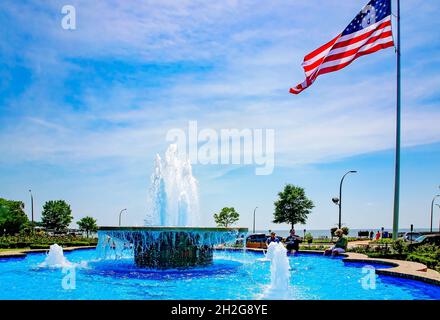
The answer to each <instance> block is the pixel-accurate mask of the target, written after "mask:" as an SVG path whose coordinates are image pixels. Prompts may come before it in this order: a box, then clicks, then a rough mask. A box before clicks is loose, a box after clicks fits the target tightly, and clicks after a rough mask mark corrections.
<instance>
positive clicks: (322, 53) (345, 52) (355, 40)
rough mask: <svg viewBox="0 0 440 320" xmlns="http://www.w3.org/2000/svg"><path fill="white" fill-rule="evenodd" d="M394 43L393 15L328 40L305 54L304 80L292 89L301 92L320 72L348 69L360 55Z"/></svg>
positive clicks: (295, 92)
mask: <svg viewBox="0 0 440 320" xmlns="http://www.w3.org/2000/svg"><path fill="white" fill-rule="evenodd" d="M392 46H394V41H393V34H392V30H391V16H387V17H386V18H384V19H382V20H381V21H379V22H376V23H374V24H372V25H370V26H368V27H367V28H365V29H362V30H360V31H357V32H354V33H351V34H348V35H344V36H342V34H340V35H338V36H337V37H336V38H334V39H333V40H331V41H330V42H328V43H326V44H325V45H323V46H322V47H320V48H318V49H316V50H315V51H313V52H311V53H309V54H308V55H306V56H305V57H304V61H303V63H302V67H303V69H304V72H305V74H306V79H305V81H304V82H303V83H301V84H299V85H297V86H296V87H294V88H291V89H290V93H293V94H298V93H300V92H301V91H303V90H304V89H306V88H307V87H309V86H310V85H311V84H312V83H313V82H314V81H315V80H316V78H318V76H320V75H321V74H326V73H330V72H334V71H337V70H340V69H342V68H345V67H346V66H348V65H349V64H350V63H352V62H353V61H354V60H356V59H357V58H359V57H361V56H364V55H367V54H370V53H373V52H376V51H379V50H381V49H385V48H389V47H392Z"/></svg>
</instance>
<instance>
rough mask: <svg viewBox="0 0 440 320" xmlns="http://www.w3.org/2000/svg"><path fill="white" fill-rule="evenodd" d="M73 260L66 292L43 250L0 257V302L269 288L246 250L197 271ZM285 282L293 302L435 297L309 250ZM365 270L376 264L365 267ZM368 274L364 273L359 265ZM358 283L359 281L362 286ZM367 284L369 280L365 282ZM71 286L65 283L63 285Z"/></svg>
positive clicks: (86, 256)
mask: <svg viewBox="0 0 440 320" xmlns="http://www.w3.org/2000/svg"><path fill="white" fill-rule="evenodd" d="M65 256H66V258H67V259H68V260H69V261H70V262H73V263H76V264H78V265H77V267H76V268H75V269H74V270H75V271H74V273H75V278H74V279H75V281H74V287H75V288H74V289H64V288H63V281H64V283H66V278H65V277H69V279H70V280H71V279H73V278H72V276H73V274H72V273H71V270H68V271H66V270H64V273H63V270H62V269H49V268H43V267H40V266H39V265H40V264H41V262H43V261H44V259H45V255H44V254H37V253H33V254H28V256H26V257H25V258H13V259H0V288H1V290H0V299H3V300H4V299H139V300H149V299H264V298H270V297H268V296H265V292H267V290H268V287H269V285H270V262H268V261H262V258H263V255H261V254H258V253H254V252H244V251H243V252H242V251H239V252H231V251H216V252H215V255H214V264H213V265H212V266H210V267H207V268H203V269H190V270H184V271H182V270H172V271H148V270H144V269H139V268H137V267H136V266H135V265H134V263H133V260H132V259H130V258H126V259H119V260H117V261H115V260H98V259H97V255H96V251H95V250H78V251H73V252H68V253H65ZM289 262H290V267H291V277H290V287H289V289H288V292H286V293H285V296H286V298H288V299H292V300H296V299H344V300H357V299H375V300H384V299H399V300H400V299H408V300H413V299H434V300H439V299H440V286H435V285H430V284H426V283H423V282H419V281H414V280H408V279H401V278H394V277H389V276H377V275H374V279H372V278H370V280H372V281H373V283H374V284H375V287H373V286H371V285H370V286H365V282H363V280H362V279H363V278H364V277H366V276H367V275H368V273H364V272H365V271H366V270H365V268H363V267H364V266H365V264H361V263H344V262H343V261H342V259H341V258H329V257H323V256H319V255H313V254H299V255H296V256H290V257H289ZM372 267H381V268H383V267H384V266H378V265H373V266H372ZM367 271H368V270H367ZM63 279H64V280H63ZM363 283H364V286H363ZM369 283H371V281H370V282H369ZM69 284H70V287H71V288H72V287H73V286H72V281H70V282H69Z"/></svg>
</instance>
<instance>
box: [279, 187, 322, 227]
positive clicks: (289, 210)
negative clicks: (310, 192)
mask: <svg viewBox="0 0 440 320" xmlns="http://www.w3.org/2000/svg"><path fill="white" fill-rule="evenodd" d="M274 205H275V212H274V220H273V222H274V223H289V224H290V225H291V227H292V229H294V227H295V224H298V223H300V224H305V223H306V220H307V216H308V215H309V214H310V213H311V211H312V209H313V208H314V207H315V205H314V204H313V202H312V201H311V200H309V199H308V198H307V197H306V193H305V191H304V189H303V188H301V187H297V186H294V185H291V184H287V185H286V186H285V187H284V190H283V191H282V192H280V193H278V200H277V201H275V203H274Z"/></svg>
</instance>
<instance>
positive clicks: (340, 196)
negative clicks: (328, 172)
mask: <svg viewBox="0 0 440 320" xmlns="http://www.w3.org/2000/svg"><path fill="white" fill-rule="evenodd" d="M349 173H357V171H356V170H350V171H348V172H347V173H346V174H344V175H343V176H342V179H341V183H340V184H339V198H338V197H334V198H332V201H333V203H334V204H336V205H338V206H339V223H338V227H339V229H341V227H342V220H341V212H342V183H343V182H344V179H345V176H346V175H347V174H349Z"/></svg>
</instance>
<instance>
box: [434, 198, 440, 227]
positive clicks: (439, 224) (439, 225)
mask: <svg viewBox="0 0 440 320" xmlns="http://www.w3.org/2000/svg"><path fill="white" fill-rule="evenodd" d="M435 205H436V206H437V207H438V208H439V209H440V204H437V203H436V204H435ZM438 232H440V219H438Z"/></svg>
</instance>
